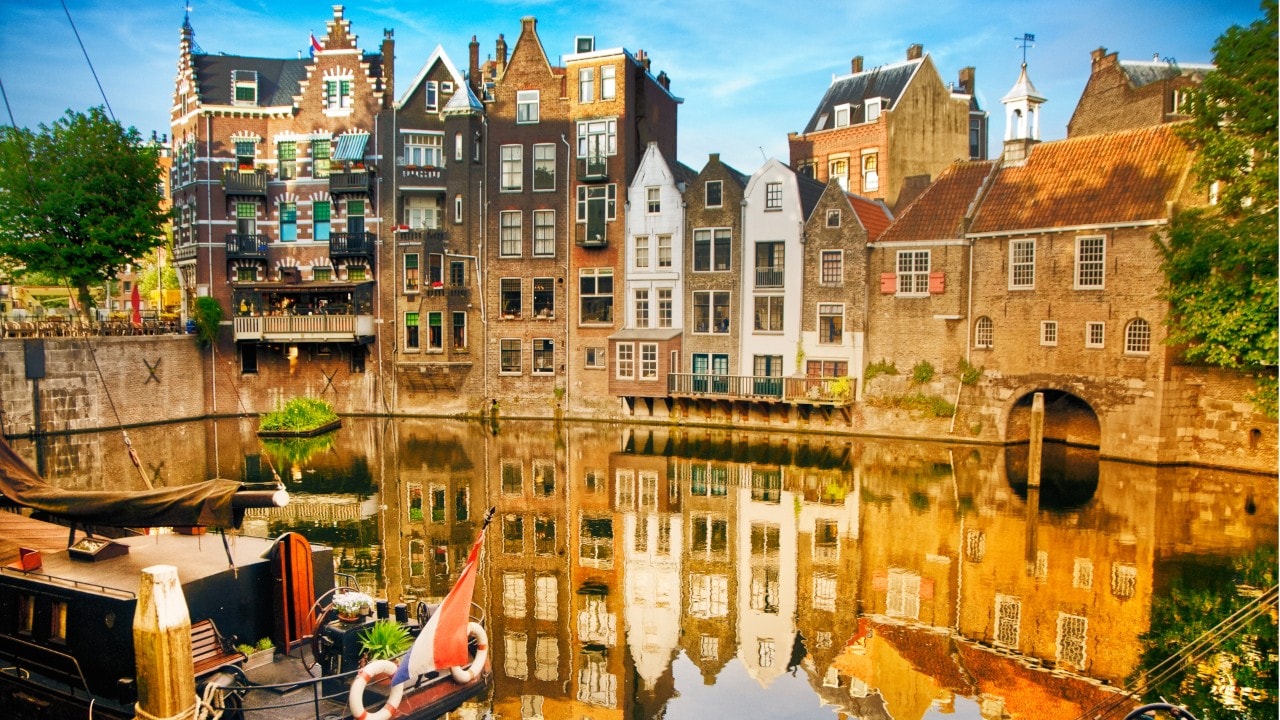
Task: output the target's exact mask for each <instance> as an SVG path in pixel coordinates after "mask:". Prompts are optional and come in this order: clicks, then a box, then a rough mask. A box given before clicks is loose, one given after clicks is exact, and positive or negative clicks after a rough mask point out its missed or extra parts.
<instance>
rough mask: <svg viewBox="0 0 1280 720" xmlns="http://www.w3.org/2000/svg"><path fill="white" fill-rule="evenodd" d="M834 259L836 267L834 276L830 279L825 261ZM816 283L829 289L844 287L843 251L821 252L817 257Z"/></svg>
mask: <svg viewBox="0 0 1280 720" xmlns="http://www.w3.org/2000/svg"><path fill="white" fill-rule="evenodd" d="M833 257H834V258H835V261H834V264H835V265H836V267H835V270H834V274H835V277H834V278H831V277H828V275H827V261H828V260H829V259H831V258H833ZM818 282H819V284H821V285H827V286H831V287H835V286H839V285H844V251H843V250H823V251H822V252H821V253H820V254H819V256H818Z"/></svg>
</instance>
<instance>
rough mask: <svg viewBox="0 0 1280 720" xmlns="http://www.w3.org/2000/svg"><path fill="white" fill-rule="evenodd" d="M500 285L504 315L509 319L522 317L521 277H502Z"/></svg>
mask: <svg viewBox="0 0 1280 720" xmlns="http://www.w3.org/2000/svg"><path fill="white" fill-rule="evenodd" d="M499 287H500V288H501V289H500V291H499V294H500V295H501V296H502V297H501V298H500V300H501V302H502V317H504V318H507V319H508V320H510V319H514V318H518V317H520V304H521V302H520V278H502V280H501V281H500V282H499Z"/></svg>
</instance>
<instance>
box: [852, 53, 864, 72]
mask: <svg viewBox="0 0 1280 720" xmlns="http://www.w3.org/2000/svg"><path fill="white" fill-rule="evenodd" d="M849 69H850V70H852V71H853V74H854V75H857V74H858V73H860V72H862V56H861V55H854V56H853V62H851V63H849Z"/></svg>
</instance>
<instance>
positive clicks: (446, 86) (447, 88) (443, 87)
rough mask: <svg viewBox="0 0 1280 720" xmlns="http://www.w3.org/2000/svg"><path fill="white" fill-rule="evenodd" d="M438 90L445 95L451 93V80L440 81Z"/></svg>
mask: <svg viewBox="0 0 1280 720" xmlns="http://www.w3.org/2000/svg"><path fill="white" fill-rule="evenodd" d="M440 92H442V93H444V94H445V95H452V94H453V83H451V82H442V83H440Z"/></svg>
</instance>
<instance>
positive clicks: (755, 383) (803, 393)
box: [667, 373, 853, 406]
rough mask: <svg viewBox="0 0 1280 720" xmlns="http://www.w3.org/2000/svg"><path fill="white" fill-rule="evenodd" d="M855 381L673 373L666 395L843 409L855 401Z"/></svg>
mask: <svg viewBox="0 0 1280 720" xmlns="http://www.w3.org/2000/svg"><path fill="white" fill-rule="evenodd" d="M852 382H853V381H852V380H850V379H849V378H835V377H821V378H811V377H786V378H783V377H772V376H764V375H711V374H703V373H670V374H668V375H667V392H668V394H670V395H671V396H673V397H690V398H711V399H718V400H749V401H757V402H759V401H763V402H784V403H792V404H797V405H799V404H806V405H835V406H843V405H848V404H850V403H852V402H853V391H852Z"/></svg>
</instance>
